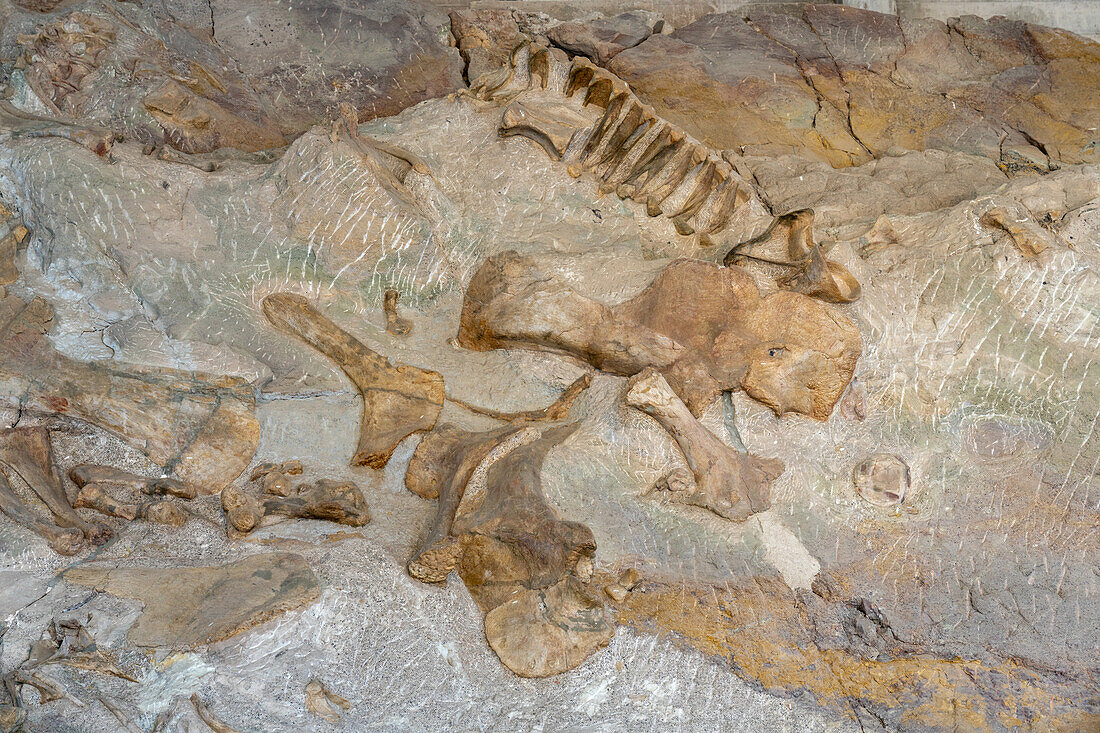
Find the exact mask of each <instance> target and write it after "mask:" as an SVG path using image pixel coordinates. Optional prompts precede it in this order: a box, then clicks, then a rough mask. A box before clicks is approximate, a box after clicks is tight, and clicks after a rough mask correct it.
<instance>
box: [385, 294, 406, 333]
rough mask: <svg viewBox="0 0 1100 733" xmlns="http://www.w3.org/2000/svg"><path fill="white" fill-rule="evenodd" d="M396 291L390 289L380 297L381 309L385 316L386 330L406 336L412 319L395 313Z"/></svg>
mask: <svg viewBox="0 0 1100 733" xmlns="http://www.w3.org/2000/svg"><path fill="white" fill-rule="evenodd" d="M397 298H398V292H397V291H396V290H393V289H390V290H387V291H386V294H385V295H384V296H383V298H382V310H383V312H384V313H385V316H386V330H387V331H389V332H390V333H392V334H393V335H394V336H406V335H408V334H409V332H411V331H412V321H410V320H409V319H407V318H402V317H401V316H400V315H398V313H397Z"/></svg>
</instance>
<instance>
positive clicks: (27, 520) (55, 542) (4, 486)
mask: <svg viewBox="0 0 1100 733" xmlns="http://www.w3.org/2000/svg"><path fill="white" fill-rule="evenodd" d="M0 511H2V512H4V514H6V515H7V516H8V518H9V519H11V520H12V521H14V522H17V523H18V524H21V525H23V526H24V527H26V528H27V529H29V530H31V531H32V532H36V533H38V534H40V535H42V536H43V537H44V538H45V539H46V544H48V545H49V546H50V547H51V548H52V549H53V551H54V552H56V553H58V554H60V555H75V554H76V553H78V552H80V551H81V550H82V549H84V533H83V532H81V531H80V530H79V529H76V528H74V527H58V526H57V525H56V524H52V523H50V522H44V521H42V520H41V519H39V518H38V515H37V514H35V513H34V512H32V511H31V510H30V509H29V508H28V507H27V506H26V505H25V504H24V503H23V501H22V500H21V499H20V498H19V497H18V496H17V495H16V493H15V492H14V491H13V490H12V488H11V484H9V483H8V479H7V477H6V476H5V475H4V472H3V471H2V470H0Z"/></svg>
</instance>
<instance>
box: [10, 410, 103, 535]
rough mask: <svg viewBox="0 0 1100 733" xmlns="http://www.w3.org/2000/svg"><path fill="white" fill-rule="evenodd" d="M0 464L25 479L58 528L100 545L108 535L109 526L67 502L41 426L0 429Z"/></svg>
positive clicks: (51, 452) (47, 434)
mask: <svg viewBox="0 0 1100 733" xmlns="http://www.w3.org/2000/svg"><path fill="white" fill-rule="evenodd" d="M0 464H4V465H6V466H7V467H8V468H10V469H11V470H12V471H15V472H16V473H17V474H19V476H20V478H22V479H23V480H24V481H26V482H27V485H28V486H30V487H31V489H32V490H33V491H34V493H36V494H38V497H39V498H40V499H42V501H43V502H44V503H45V504H46V506H47V507H48V508H49V510H50V513H51V514H53V516H54V520H55V521H56V522H57V524H58V525H59V526H61V527H74V528H76V529H79V530H80V531H81V532H83V533H84V536H85V537H86V538H87V539H88V541H89V542H91V543H92V544H96V545H101V544H103V543H104V542H106V541H107V540H109V539H110V538H111V528H110V527H108V526H106V525H104V524H93V523H91V522H87V521H85V520H84V519H83V518H82V517H81V516H80V515H79V514H77V513H76V511H74V510H73V507H72V505H71V504H70V503H69V497H68V496H66V495H65V487H64V486H63V485H62V484H61V476H60V475H59V474H58V472H57V467H56V466H55V465H54V460H53V447H52V445H51V444H50V433H49V430H47V429H46V428H44V427H34V428H8V429H6V430H0Z"/></svg>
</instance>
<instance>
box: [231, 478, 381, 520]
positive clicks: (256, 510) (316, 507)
mask: <svg viewBox="0 0 1100 733" xmlns="http://www.w3.org/2000/svg"><path fill="white" fill-rule="evenodd" d="M222 509H223V510H224V511H225V515H226V519H227V520H228V521H229V524H230V526H231V527H233V529H235V530H236V531H238V532H241V533H248V532H251V531H252V530H254V529H256V528H257V527H259V526H260V525H261V523H262V520H264V519H265V518H266V517H271V518H274V519H285V518H295V519H322V520H326V521H329V522H336V523H338V524H346V525H348V526H349V527H362V526H364V525H366V524H367V523H369V522H370V519H371V517H370V510H369V509H368V508H367V501H366V499H365V498H363V492H362V491H360V490H359V487H358V486H356V485H355V484H354V483H352V482H350V481H329V480H326V479H319V480H317V481H315V482H313V483H312V484H300V485H299V486H298V487H297V489H296V490H295V491H294V492H293V494H292V495H290V496H286V497H282V496H272V495H268V496H265V497H264V498H262V499H261V498H257V497H254V496H252V495H251V494H249V493H247V492H246V491H244V490H243V489H241V488H240V487H238V486H234V485H230V486H226V487H225V489H224V490H223V491H222ZM268 523H270V522H268Z"/></svg>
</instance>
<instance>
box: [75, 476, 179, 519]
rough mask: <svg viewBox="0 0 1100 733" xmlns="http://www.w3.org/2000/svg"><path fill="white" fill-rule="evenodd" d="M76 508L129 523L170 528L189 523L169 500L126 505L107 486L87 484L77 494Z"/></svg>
mask: <svg viewBox="0 0 1100 733" xmlns="http://www.w3.org/2000/svg"><path fill="white" fill-rule="evenodd" d="M74 506H75V507H77V508H83V509H94V510H95V511H97V512H99V513H101V514H106V515H108V516H111V517H118V518H119V519H125V520H126V521H128V522H129V521H133V520H134V519H146V520H148V521H150V522H156V523H157V524H166V525H168V526H170V527H182V526H183V525H184V524H185V523H186V522H187V516H186V515H185V514H184V513H183V511H181V510H180V508H179V507H177V506H176V505H175V504H174V503H173V502H172V501H171V500H169V499H164V500H156V501H143V502H139V503H137V504H126V503H124V502H120V501H117V500H116V499H115V498H114V497H113V496H111V494H110V493H109V492H108V490H107V485H105V484H98V483H90V484H85V485H84V486H83V487H82V488H81V489H80V493H79V494H77V498H76V502H75V503H74Z"/></svg>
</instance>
